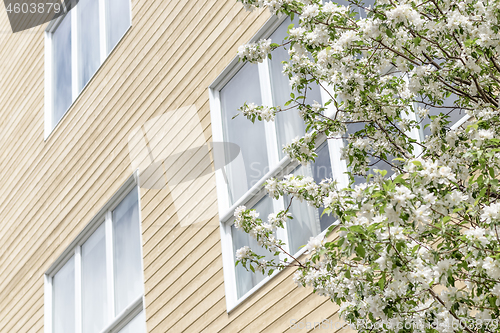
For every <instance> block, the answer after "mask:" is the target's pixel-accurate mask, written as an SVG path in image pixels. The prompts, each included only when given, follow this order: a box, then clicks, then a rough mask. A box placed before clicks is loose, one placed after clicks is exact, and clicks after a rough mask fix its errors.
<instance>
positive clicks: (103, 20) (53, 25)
mask: <svg viewBox="0 0 500 333" xmlns="http://www.w3.org/2000/svg"><path fill="white" fill-rule="evenodd" d="M80 1H82V0H80ZM75 2H76V0H72V3H73V8H72V9H71V10H70V11H69V12H68V13H67V14H66V15H71V86H72V92H71V100H72V102H71V104H70V105H69V106H68V109H67V110H66V111H65V112H64V115H63V116H62V117H61V119H60V120H59V121H58V122H57V123H56V122H55V121H54V120H53V119H52V110H53V107H54V94H53V89H54V88H53V87H54V72H53V69H54V64H53V61H54V60H53V58H54V57H53V54H52V53H53V52H52V36H53V34H54V32H55V31H56V30H57V28H58V27H59V25H60V24H61V22H62V20H63V19H64V18H65V17H66V15H61V16H59V17H58V18H56V19H54V20H52V21H51V22H50V23H49V24H48V25H47V28H46V29H45V96H44V99H45V112H44V114H45V115H44V139H45V140H47V139H48V137H49V136H50V134H51V133H52V131H54V129H55V128H56V127H57V125H58V124H59V122H61V121H62V119H63V118H64V116H65V115H66V114H67V113H68V111H69V110H70V109H71V107H72V106H73V104H74V103H75V101H76V100H77V99H78V97H79V96H80V95H81V94H82V92H83V91H84V90H85V88H87V86H88V85H89V84H90V82H92V80H93V78H94V76H95V75H96V74H97V73H98V72H99V70H100V69H101V67H102V65H103V64H104V63H105V61H106V59H107V58H108V57H109V55H111V54H112V53H113V51H114V50H115V49H116V47H117V46H118V45H119V44H120V42H121V41H122V40H123V38H124V37H125V35H126V34H127V32H128V31H129V30H130V28H131V27H132V0H129V9H130V13H129V17H130V23H129V26H128V28H127V29H126V30H125V32H124V33H123V35H122V36H121V37H120V39H119V40H118V41H117V43H116V45H114V46H113V48H112V49H111V50H110V52H109V53H108V44H107V43H108V37H107V36H108V34H107V20H108V17H109V15H108V13H109V11H110V9H109V8H107V5H106V0H99V43H100V45H99V47H100V54H99V56H100V64H99V66H98V67H97V69H96V71H95V72H94V73H93V74H92V75H91V77H90V78H89V80H88V81H87V83H86V84H85V85H84V86H83V87H82V89H79V88H78V82H79V70H78V43H77V39H78V10H79V3H78V4H76V5H75ZM63 4H64V1H63Z"/></svg>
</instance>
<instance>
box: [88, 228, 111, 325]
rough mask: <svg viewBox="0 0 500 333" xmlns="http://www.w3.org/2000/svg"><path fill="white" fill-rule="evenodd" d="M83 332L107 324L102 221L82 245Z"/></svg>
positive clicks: (104, 238)
mask: <svg viewBox="0 0 500 333" xmlns="http://www.w3.org/2000/svg"><path fill="white" fill-rule="evenodd" d="M82 303H83V304H82V312H83V313H82V316H83V318H82V319H83V320H82V321H83V333H98V332H100V331H101V330H102V329H103V328H104V327H105V326H106V324H108V316H107V313H108V302H107V288H106V237H105V229H104V223H103V224H101V226H100V227H99V228H98V229H97V230H96V231H95V232H94V233H93V234H92V236H90V238H89V239H88V240H87V241H86V242H85V243H84V244H83V245H82Z"/></svg>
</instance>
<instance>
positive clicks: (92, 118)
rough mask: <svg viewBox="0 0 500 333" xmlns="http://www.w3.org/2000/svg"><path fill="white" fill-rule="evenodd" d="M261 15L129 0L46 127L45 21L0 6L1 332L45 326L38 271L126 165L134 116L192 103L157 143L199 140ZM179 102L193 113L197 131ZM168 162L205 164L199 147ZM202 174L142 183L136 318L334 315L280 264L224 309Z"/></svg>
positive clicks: (233, 328) (222, 323) (167, 324)
mask: <svg viewBox="0 0 500 333" xmlns="http://www.w3.org/2000/svg"><path fill="white" fill-rule="evenodd" d="M268 18H269V14H268V13H267V12H257V11H256V12H252V13H249V12H247V11H245V10H244V9H243V6H242V5H241V4H240V3H237V2H236V0H198V1H195V0H183V1H172V0H168V1H165V0H164V1H159V0H156V1H145V0H132V22H133V24H132V27H131V29H130V30H129V31H128V33H127V34H126V36H125V37H124V38H123V40H122V41H121V42H120V44H119V45H118V46H117V47H116V49H115V50H114V51H113V53H112V54H111V55H110V56H109V57H108V59H107V60H106V61H105V63H104V64H103V65H102V67H101V68H100V69H99V71H98V72H97V73H96V75H95V76H94V77H93V79H92V80H91V82H90V83H89V84H88V85H87V87H86V88H85V89H84V91H83V92H82V93H81V95H80V96H79V98H78V99H77V100H76V101H75V102H74V104H73V106H72V107H71V108H70V110H69V112H68V113H67V114H66V115H65V116H64V117H63V119H62V121H61V122H60V123H59V124H58V125H57V127H56V128H55V130H54V131H53V132H52V133H51V135H50V136H49V137H48V139H47V140H46V141H45V140H44V75H45V73H44V29H45V26H40V27H36V28H33V29H30V30H27V31H25V32H20V33H16V34H12V33H11V30H10V26H9V22H8V18H7V15H6V12H5V11H4V10H1V11H0V59H1V61H0V92H1V93H0V147H1V148H0V158H1V159H0V332H5V333H7V332H8V333H11V332H43V323H44V310H43V303H44V289H43V274H44V272H45V271H46V270H47V269H48V267H49V266H50V265H51V264H52V263H53V262H54V261H55V260H56V259H57V258H58V257H59V255H60V254H61V253H62V252H63V251H64V249H65V248H66V247H67V246H68V245H69V243H70V242H71V241H72V240H73V239H74V238H75V237H76V235H77V234H78V233H79V232H80V231H81V230H82V229H83V227H84V226H85V225H86V224H87V223H88V222H89V221H90V220H91V218H92V217H93V216H94V215H95V214H96V213H97V212H98V211H99V210H100V209H101V207H102V206H103V205H104V204H105V203H106V202H107V201H108V200H109V199H110V197H111V196H112V195H113V193H115V192H116V191H117V190H118V188H119V187H120V186H121V184H122V183H123V182H124V181H125V180H126V179H127V178H128V177H129V176H130V175H131V174H132V172H133V169H132V167H131V160H130V157H129V149H130V147H129V142H128V140H129V135H130V134H131V133H132V132H133V131H134V129H136V128H138V127H140V126H142V125H144V124H145V123H146V122H147V121H148V120H151V119H154V118H155V117H159V116H162V115H164V114H168V113H169V112H170V111H173V110H176V109H178V108H181V107H185V106H190V105H194V106H195V107H196V110H197V112H196V113H195V114H194V115H193V114H191V113H187V114H186V115H184V116H181V117H178V116H176V117H173V116H172V119H170V120H169V121H170V122H171V123H170V128H171V131H170V132H169V133H168V138H169V140H170V141H169V142H168V143H167V144H165V147H162V150H163V152H171V151H175V149H176V147H179V146H183V147H191V148H199V142H200V140H201V142H209V141H210V140H211V127H210V108H209V103H208V90H207V89H208V86H209V85H210V84H211V83H212V82H213V81H214V80H215V78H216V77H217V76H218V75H219V74H220V73H221V72H222V71H223V69H224V68H225V67H226V66H227V65H228V64H229V62H230V61H231V60H232V59H233V58H234V56H235V54H236V50H237V48H238V46H239V45H240V44H242V43H244V42H246V41H248V40H249V39H250V38H251V37H252V36H253V35H254V34H255V33H256V32H257V30H258V29H259V28H260V27H261V26H262V25H263V24H264V23H265V22H266V20H267V19H268ZM188 116H189V117H193V116H194V117H197V121H198V120H199V124H200V126H201V127H200V128H201V131H199V133H197V134H196V135H193V133H192V132H191V131H190V128H186V126H185V124H188V123H190V121H192V120H193V119H187V117H188ZM132 146H134V147H135V144H133V145H132ZM153 148H155V147H153ZM140 162H144V161H140ZM169 168H171V170H170V171H172V170H175V171H176V170H177V169H176V168H179V169H181V168H192V170H191V172H192V173H193V174H200V175H201V174H207V173H210V170H211V166H210V165H208V166H207V165H206V164H203V163H201V159H200V156H199V155H193V156H192V157H186V156H183V157H182V158H181V159H179V160H178V161H175V162H174V163H172V164H171V165H170V166H169ZM207 168H208V169H207ZM167 171H168V170H167ZM205 179H206V180H205V181H204V182H192V183H189V182H188V183H187V184H185V185H182V186H183V187H182V195H181V196H179V197H178V198H174V197H173V196H172V193H171V191H170V190H169V189H168V188H164V189H149V190H148V189H141V199H140V200H141V214H142V234H143V255H144V282H145V301H146V318H147V328H148V332H151V333H163V332H175V333H177V332H230V333H232V332H240V331H241V332H285V331H290V323H291V322H290V321H291V320H292V319H295V320H297V321H309V322H318V321H321V320H323V319H331V320H334V321H335V320H338V318H337V317H336V311H337V307H336V306H334V305H333V304H332V303H331V302H329V301H327V300H326V299H325V298H322V297H319V296H317V295H313V294H311V290H309V289H304V288H298V287H297V286H295V285H294V283H293V282H292V280H291V276H292V274H293V270H292V269H287V270H285V271H284V272H281V273H280V274H278V275H277V276H276V277H274V278H273V279H272V280H271V281H270V282H269V283H267V284H265V285H264V286H263V287H262V288H261V289H260V290H258V291H257V292H256V293H255V294H253V295H252V296H251V297H250V298H248V299H247V300H245V301H244V302H243V303H242V304H240V305H239V306H238V307H237V308H235V309H234V310H233V311H232V312H231V313H230V314H228V313H227V311H226V301H225V290H224V278H223V267H222V257H221V244H220V231H219V220H218V215H217V198H216V190H215V180H214V177H213V176H208V177H206V178H205ZM193 200H194V202H202V203H203V205H196V206H195V207H193V212H192V213H191V214H190V218H192V219H196V218H197V217H200V218H201V216H203V218H202V221H201V222H200V223H196V224H193V225H190V226H187V227H183V226H181V225H180V224H181V223H182V221H181V220H182V219H181V218H180V216H181V215H180V214H179V210H180V209H184V210H186V209H187V210H189V209H191V206H192V203H193ZM207 207H208V208H207ZM207 212H208V213H209V217H208V218H207ZM294 331H299V332H305V331H307V330H291V332H294ZM322 331H324V330H322Z"/></svg>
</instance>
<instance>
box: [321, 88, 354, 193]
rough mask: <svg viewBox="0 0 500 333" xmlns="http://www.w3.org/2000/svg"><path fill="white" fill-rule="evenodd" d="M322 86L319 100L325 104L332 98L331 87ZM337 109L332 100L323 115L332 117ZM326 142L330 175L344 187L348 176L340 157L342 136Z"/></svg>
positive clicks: (345, 164) (347, 181)
mask: <svg viewBox="0 0 500 333" xmlns="http://www.w3.org/2000/svg"><path fill="white" fill-rule="evenodd" d="M323 86H324V87H326V90H325V89H323V88H320V93H321V100H322V101H321V102H322V104H323V105H325V103H326V102H328V101H329V100H330V99H332V96H334V92H333V89H332V87H331V86H330V85H327V84H323ZM336 112H337V110H336V109H335V105H334V103H333V101H332V103H330V105H328V106H327V107H326V110H325V115H326V116H327V117H331V118H332V117H334V116H335V113H336ZM326 144H327V145H328V152H329V153H330V163H331V165H332V176H333V179H335V180H336V181H337V183H338V185H339V188H345V187H348V186H349V177H348V176H347V174H346V172H347V162H346V161H345V160H342V158H341V154H340V152H341V149H342V148H343V147H344V143H343V141H342V138H340V137H338V138H334V139H332V140H328V139H327V140H326Z"/></svg>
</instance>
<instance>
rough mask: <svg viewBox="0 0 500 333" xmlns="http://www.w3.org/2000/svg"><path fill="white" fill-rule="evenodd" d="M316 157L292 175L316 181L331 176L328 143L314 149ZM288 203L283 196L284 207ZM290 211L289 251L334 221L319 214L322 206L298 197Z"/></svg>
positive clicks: (321, 211)
mask: <svg viewBox="0 0 500 333" xmlns="http://www.w3.org/2000/svg"><path fill="white" fill-rule="evenodd" d="M316 153H317V154H318V157H317V158H316V161H315V162H314V163H312V164H311V165H308V166H300V167H298V168H297V169H295V171H294V172H293V174H294V175H302V176H305V177H313V179H314V181H315V182H316V183H319V182H321V181H322V180H323V179H325V178H332V168H331V163H330V153H329V152H328V145H327V144H326V143H324V144H323V145H321V146H320V148H319V149H317V150H316ZM289 204H290V198H289V197H288V196H285V207H288V205H289ZM290 213H291V214H292V216H293V219H292V220H290V221H289V222H288V224H287V231H288V243H289V244H288V245H289V248H290V251H291V253H296V252H297V251H299V250H300V248H301V247H302V246H303V245H306V244H307V242H308V241H309V238H311V237H314V236H316V235H318V234H320V233H321V232H322V231H323V230H325V229H326V228H328V227H329V226H330V225H331V224H332V223H333V222H335V217H334V216H328V215H326V214H325V215H323V216H322V217H320V216H321V214H322V213H323V208H320V209H316V208H314V207H312V206H309V205H308V204H307V203H306V202H305V201H304V202H300V201H299V200H298V199H296V198H295V199H293V200H292V205H291V206H290Z"/></svg>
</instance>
